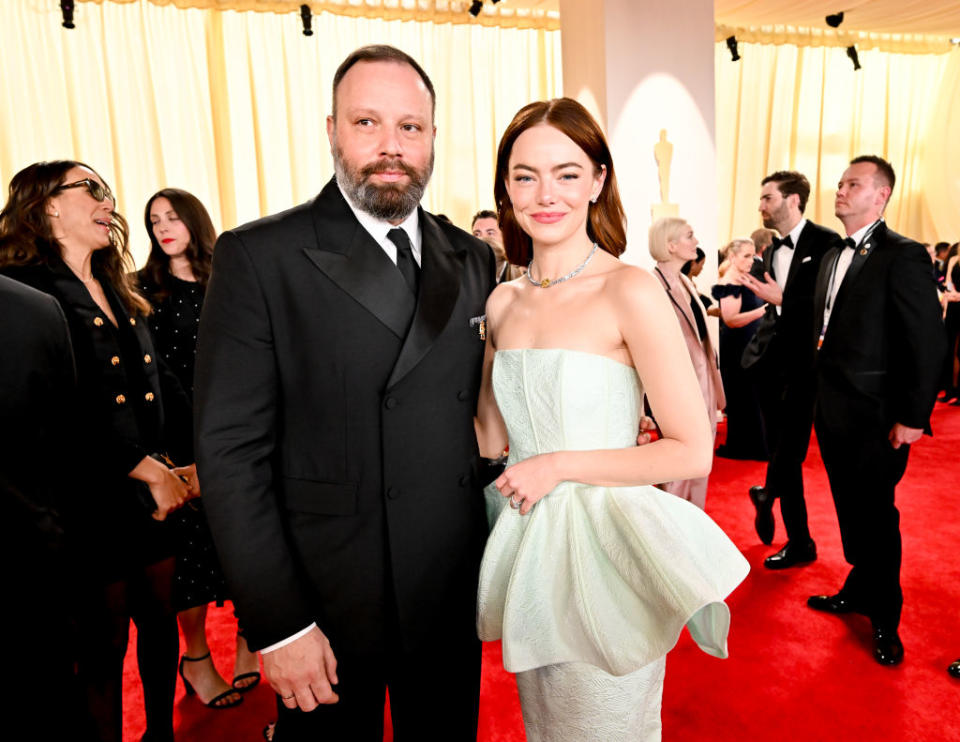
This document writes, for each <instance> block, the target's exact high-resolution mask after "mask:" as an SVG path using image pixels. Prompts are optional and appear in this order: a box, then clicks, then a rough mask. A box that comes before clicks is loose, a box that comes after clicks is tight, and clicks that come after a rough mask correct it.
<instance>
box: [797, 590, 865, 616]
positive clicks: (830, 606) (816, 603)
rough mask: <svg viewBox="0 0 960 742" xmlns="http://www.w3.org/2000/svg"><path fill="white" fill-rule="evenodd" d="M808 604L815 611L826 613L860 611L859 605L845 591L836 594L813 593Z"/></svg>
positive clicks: (808, 599)
mask: <svg viewBox="0 0 960 742" xmlns="http://www.w3.org/2000/svg"><path fill="white" fill-rule="evenodd" d="M807 605H808V606H810V607H811V608H813V609H814V610H815V611H823V612H824V613H838V614H839V613H859V612H860V611H859V610H858V609H857V606H856V605H855V604H854V602H853V601H852V600H850V598H848V597H847V596H845V595H844V594H843V593H837V594H836V595H811V596H810V597H809V598H807Z"/></svg>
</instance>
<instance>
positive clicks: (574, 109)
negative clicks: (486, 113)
mask: <svg viewBox="0 0 960 742" xmlns="http://www.w3.org/2000/svg"><path fill="white" fill-rule="evenodd" d="M540 124H547V125H549V126H552V127H553V128H555V129H557V130H558V131H561V132H563V133H564V134H566V135H567V136H568V137H570V139H572V140H573V142H574V143H575V144H576V145H577V146H578V147H580V149H582V150H583V151H584V153H586V155H587V157H589V158H590V160H591V161H592V162H593V166H594V172H595V174H599V173H600V170H601V166H602V167H604V168H606V171H607V177H606V180H605V181H604V184H603V189H602V190H601V191H600V195H599V196H598V197H597V202H596V203H591V204H590V207H589V208H590V211H589V214H588V217H587V235H588V236H589V237H590V239H591V240H593V241H594V242H596V243H597V244H598V245H599V246H600V248H601V249H603V250H606V251H607V252H608V253H610V254H611V255H614V256H619V255H620V254H621V253H622V252H623V251H624V250H625V249H626V248H627V229H626V228H627V217H626V215H625V214H624V212H623V204H621V203H620V193H619V191H618V190H617V176H616V174H615V173H614V171H613V158H612V157H611V156H610V148H609V147H608V146H607V140H606V138H605V137H604V136H603V132H602V131H601V130H600V126H599V124H597V122H596V121H595V120H594V118H593V116H591V115H590V113H589V112H588V111H587V109H586V108H584V107H583V106H582V105H580V104H579V103H577V101H575V100H573V99H572V98H554V99H553V100H548V101H536V102H535V103H530V104H528V105H526V106H524V107H523V108H521V109H520V110H519V111H518V112H517V115H516V116H514V117H513V121H511V122H510V125H509V126H508V127H507V130H506V131H505V132H504V133H503V138H502V139H501V140H500V147H499V148H498V150H497V172H496V176H495V181H494V185H493V196H494V199H495V200H496V204H497V212H498V214H499V222H500V231H501V232H503V247H504V249H505V250H506V252H507V260H509V261H510V262H511V263H512V264H514V265H527V263H529V262H530V260H531V259H532V258H533V244H532V241H531V240H530V236H529V235H528V234H527V233H526V232H524V231H523V230H522V229H521V228H520V225H519V224H517V220H516V217H515V216H514V213H513V204H512V203H511V202H510V197H509V196H508V195H507V177H508V175H509V173H508V170H509V167H510V153H511V152H512V151H513V143H514V142H516V141H517V137H519V136H520V135H521V134H523V132H525V131H526V130H527V129H530V128H532V127H534V126H539V125H540Z"/></svg>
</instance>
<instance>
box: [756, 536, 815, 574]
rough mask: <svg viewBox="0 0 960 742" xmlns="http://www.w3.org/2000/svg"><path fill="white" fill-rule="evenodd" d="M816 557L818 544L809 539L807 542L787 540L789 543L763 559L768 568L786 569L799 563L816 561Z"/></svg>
mask: <svg viewBox="0 0 960 742" xmlns="http://www.w3.org/2000/svg"><path fill="white" fill-rule="evenodd" d="M816 558H817V545H816V544H815V543H813V541H807V543H805V544H795V543H793V542H792V541H787V545H786V546H784V547H783V548H782V549H780V551H778V552H777V553H776V554H771V555H770V556H768V557H767V558H766V559H764V560H763V566H764V567H766V568H767V569H786V568H787V567H794V566H796V565H798V564H807V563H809V562H812V561H815V560H816Z"/></svg>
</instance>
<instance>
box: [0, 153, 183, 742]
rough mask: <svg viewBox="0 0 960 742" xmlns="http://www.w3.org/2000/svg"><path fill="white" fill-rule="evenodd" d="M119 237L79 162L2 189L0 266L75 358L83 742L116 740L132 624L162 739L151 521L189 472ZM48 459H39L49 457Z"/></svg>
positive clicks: (176, 414) (168, 678)
mask: <svg viewBox="0 0 960 742" xmlns="http://www.w3.org/2000/svg"><path fill="white" fill-rule="evenodd" d="M127 236H128V232H127V223H126V221H125V220H124V219H123V217H122V216H121V215H120V214H118V213H117V212H116V211H115V207H114V197H113V194H112V193H111V192H110V189H109V188H108V187H107V186H106V184H105V183H104V182H103V180H102V179H101V178H100V176H99V175H97V174H96V173H95V172H94V171H93V170H92V169H91V168H89V167H88V166H86V165H84V164H82V163H79V162H74V161H69V160H58V161H54V162H41V163H36V164H34V165H30V166H29V167H27V168H25V169H23V170H21V171H20V172H19V173H17V174H16V175H15V176H14V177H13V180H11V182H10V190H9V197H8V200H7V203H6V205H5V206H4V208H3V211H2V212H0V270H2V272H3V273H5V274H6V275H8V276H10V277H11V278H15V279H17V280H19V281H21V282H23V283H26V284H29V285H30V286H33V287H34V288H36V289H39V290H41V291H43V292H45V293H48V294H50V295H51V296H53V297H54V298H55V299H57V301H58V302H59V303H60V305H61V307H62V308H63V311H64V314H65V315H66V318H67V323H68V326H69V329H70V336H71V342H72V344H73V350H74V355H75V357H76V369H77V381H78V384H77V386H78V404H79V406H80V409H81V414H82V418H83V420H84V424H85V435H84V436H83V438H82V439H80V440H76V441H74V445H75V446H76V447H77V448H82V458H83V460H84V461H85V466H86V467H87V468H89V469H90V470H91V471H93V472H94V473H95V477H96V480H97V484H98V486H97V487H96V488H95V489H93V490H92V491H90V492H85V493H80V494H81V495H82V497H81V498H78V499H76V500H75V501H74V502H73V503H72V507H71V508H70V511H69V513H68V518H69V520H70V523H69V525H70V526H71V527H72V528H71V530H72V532H73V534H74V543H73V544H72V547H73V549H74V553H75V554H76V557H77V558H76V560H75V561H77V562H79V563H80V564H81V565H82V569H81V570H80V572H81V574H82V575H83V577H84V579H85V580H86V583H85V584H84V585H83V587H82V601H83V604H82V610H81V611H80V613H81V617H80V635H81V637H82V641H83V644H82V646H81V647H80V657H79V659H78V673H79V676H80V679H81V682H82V683H83V684H84V687H85V690H86V694H87V700H88V704H89V709H90V713H91V715H92V717H93V719H94V723H95V724H96V727H97V728H96V738H97V739H98V740H108V741H110V742H114V741H115V742H120V739H121V731H122V709H123V705H122V698H121V692H122V680H123V657H124V654H125V653H126V648H127V634H128V627H129V623H130V618H131V617H132V618H133V620H134V623H135V624H136V626H137V662H138V666H139V670H140V678H141V680H142V682H143V693H144V704H145V707H146V722H147V731H146V734H145V735H144V739H145V740H151V741H155V740H165V741H168V742H169V741H170V740H172V739H173V697H174V690H175V688H176V669H177V664H176V663H177V648H178V638H177V623H176V618H175V615H174V612H173V608H172V604H171V602H170V592H171V588H172V584H173V557H172V548H171V542H170V538H169V534H168V532H167V525H168V524H166V523H163V522H161V521H163V520H164V519H165V518H166V516H167V515H168V514H169V513H170V512H171V511H173V510H174V509H176V508H177V507H179V506H180V505H181V504H183V502H184V501H186V500H187V499H188V498H189V497H190V496H191V495H194V494H197V492H196V469H195V467H193V465H190V466H188V467H184V468H181V469H172V470H171V469H170V468H168V466H167V465H166V464H165V463H162V460H163V457H162V454H163V453H164V452H169V454H171V455H172V456H173V459H174V460H176V461H179V462H189V461H192V460H193V458H192V456H193V454H192V451H191V450H190V448H189V443H190V437H189V430H190V410H189V404H188V403H187V400H186V398H185V396H184V395H183V391H182V390H181V389H180V386H179V384H178V383H177V380H176V378H175V377H174V376H173V375H172V374H171V373H170V372H169V371H168V370H166V369H165V367H163V365H162V364H160V363H158V362H157V359H156V352H155V350H154V347H153V342H152V340H151V338H150V331H149V329H148V327H147V322H146V318H147V316H148V314H149V312H150V305H149V304H148V303H147V302H146V301H145V300H144V299H143V297H142V296H140V294H139V293H137V291H136V289H135V288H134V287H133V285H132V284H131V282H130V280H129V279H128V277H127V275H126V271H125V267H126V265H128V264H129V262H130V253H129V249H128V246H127ZM184 444H186V445H184ZM59 458H61V457H58V456H57V454H56V452H52V454H51V461H57V460H58V459H59ZM185 479H189V481H190V484H189V486H188V484H186V483H185V481H184V480H185ZM71 494H73V493H71ZM35 691H36V692H37V693H42V692H43V689H42V688H37V689H35ZM51 713H56V699H53V700H52V705H51Z"/></svg>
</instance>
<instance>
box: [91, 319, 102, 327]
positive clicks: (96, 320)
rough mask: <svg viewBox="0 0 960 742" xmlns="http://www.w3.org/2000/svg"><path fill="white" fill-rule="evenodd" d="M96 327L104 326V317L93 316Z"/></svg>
mask: <svg viewBox="0 0 960 742" xmlns="http://www.w3.org/2000/svg"><path fill="white" fill-rule="evenodd" d="M93 326H94V327H103V317H94V318H93Z"/></svg>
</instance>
